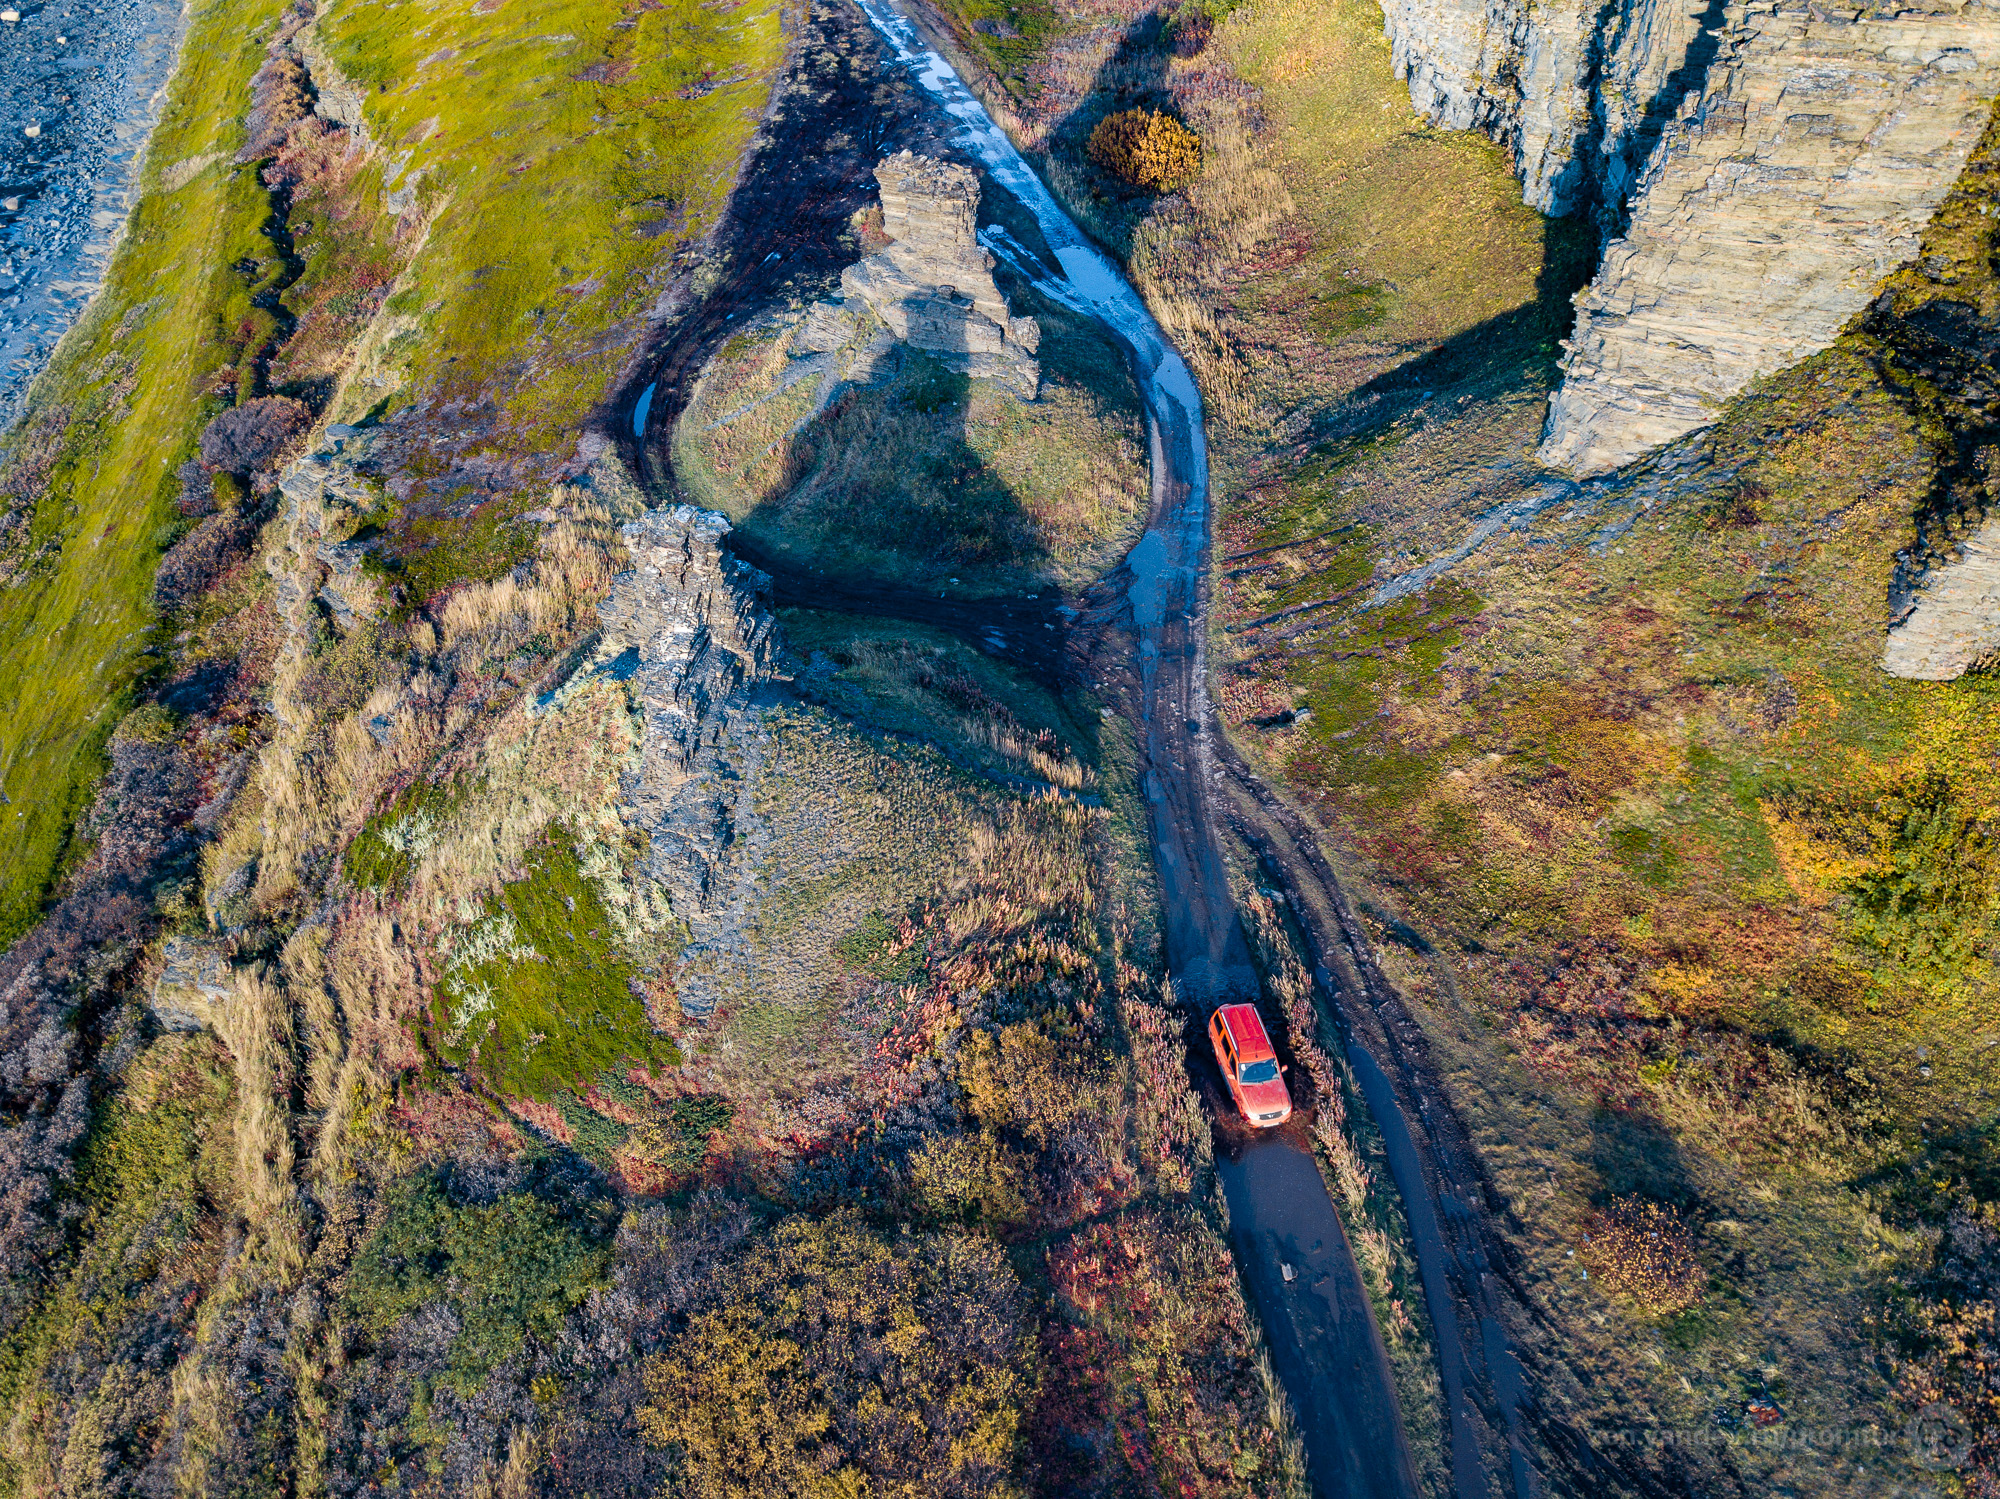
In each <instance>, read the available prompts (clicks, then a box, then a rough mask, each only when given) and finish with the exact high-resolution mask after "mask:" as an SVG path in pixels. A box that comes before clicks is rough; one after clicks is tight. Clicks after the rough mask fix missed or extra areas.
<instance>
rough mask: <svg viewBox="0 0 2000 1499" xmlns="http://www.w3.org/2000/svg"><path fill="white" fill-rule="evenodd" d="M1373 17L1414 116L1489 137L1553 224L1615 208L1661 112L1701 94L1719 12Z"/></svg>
mask: <svg viewBox="0 0 2000 1499" xmlns="http://www.w3.org/2000/svg"><path fill="white" fill-rule="evenodd" d="M1382 14H1383V19H1384V21H1385V23H1386V27H1387V30H1388V33H1389V38H1390V41H1391V43H1392V44H1393V46H1394V58H1395V67H1396V76H1397V77H1399V78H1404V79H1407V80H1408V82H1409V85H1410V102H1411V104H1412V105H1414V106H1415V108H1416V110H1417V112H1418V113H1419V114H1421V115H1423V116H1425V117H1426V118H1427V119H1430V120H1432V121H1434V122H1436V123H1437V124H1440V125H1444V126H1446V127H1448V128H1450V129H1453V130H1482V131H1484V132H1485V133H1486V134H1488V135H1490V136H1492V137H1493V138H1494V139H1495V140H1497V141H1499V142H1500V143H1501V144H1502V145H1504V146H1506V147H1507V148H1508V149H1509V151H1510V152H1511V153H1512V155H1513V158H1514V169H1515V171H1516V173H1518V174H1519V176H1520V178H1521V189H1522V197H1523V198H1524V199H1525V200H1526V201H1527V202H1528V204H1529V205H1530V206H1531V207H1534V208H1537V209H1540V210H1541V211H1542V212H1543V213H1547V214H1553V215H1562V214H1567V213H1571V212H1574V211H1576V210H1578V209H1580V208H1583V207H1585V206H1586V205H1588V204H1590V203H1592V202H1597V203H1601V204H1609V205H1616V204H1618V203H1620V202H1622V201H1623V200H1624V198H1625V197H1626V196H1627V193H1628V190H1629V188H1630V186H1631V182H1632V179H1633V178H1634V176H1635V175H1636V171H1637V168H1638V166H1639V165H1640V164H1642V163H1643V161H1644V159H1645V156H1646V155H1647V153H1648V152H1649V150H1650V148H1651V145H1652V143H1653V141H1654V139H1656V138H1657V136H1658V133H1659V124H1660V116H1661V114H1662V112H1663V111H1664V113H1665V114H1667V115H1668V116H1671V114H1672V112H1673V110H1674V107H1675V106H1676V105H1678V103H1679V101H1680V96H1681V93H1682V92H1683V91H1684V90H1685V88H1686V87H1687V82H1686V80H1687V79H1688V77H1689V75H1690V74H1692V75H1693V81H1694V83H1695V84H1696V85H1698V84H1699V82H1700V73H1701V70H1702V68H1703V66H1704V64H1705V62H1706V60H1707V59H1708V58H1709V57H1710V56H1712V55H1713V52H1714V36H1713V34H1712V29H1713V28H1714V27H1716V26H1717V25H1718V24H1719V22H1720V19H1721V16H1722V14H1723V7H1722V6H1720V5H1710V6H1708V7H1707V8H1705V9H1704V8H1702V7H1700V6H1695V5H1691V4H1689V3H1687V0H1614V3H1613V4H1612V5H1610V6H1599V5H1595V4H1584V3H1581V0H1557V3H1555V4H1552V5H1535V6H1533V7H1531V6H1529V5H1528V4H1527V3H1526V0H1382ZM1677 85H1678V86H1677Z"/></svg>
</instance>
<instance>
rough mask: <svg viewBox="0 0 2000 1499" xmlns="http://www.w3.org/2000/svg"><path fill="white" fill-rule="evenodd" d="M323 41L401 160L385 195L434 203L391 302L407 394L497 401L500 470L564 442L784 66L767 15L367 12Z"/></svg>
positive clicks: (576, 2) (335, 19)
mask: <svg viewBox="0 0 2000 1499" xmlns="http://www.w3.org/2000/svg"><path fill="white" fill-rule="evenodd" d="M318 31H319V35H320V37H321V39H322V41H323V43H324V45H325V46H326V48H327V50H328V52H329V53H330V54H331V55H332V57H333V59H334V61H335V62H336V63H337V64H338V65H339V66H340V67H341V68H342V69H343V70H344V71H345V72H346V73H348V74H349V75H350V76H351V77H353V78H355V79H356V80H357V81H359V82H361V83H362V84H363V85H364V86H365V87H366V90H367V99H366V105H365V109H366V113H367V119H368V126H369V130H370V132H371V133H372V134H373V135H374V136H375V137H376V138H377V139H378V140H382V141H389V142H400V143H404V144H403V145H402V146H401V147H400V148H399V149H395V150H394V153H393V154H392V156H391V157H390V160H389V163H388V166H387V169H386V170H385V172H384V177H383V181H382V187H383V189H384V190H385V191H389V192H397V193H406V194H409V195H410V196H411V200H412V202H413V203H414V204H415V205H416V206H417V207H419V208H422V207H427V206H433V205H440V204H443V203H446V202H449V204H450V208H449V210H448V211H447V212H445V213H444V214H443V215H442V216H440V217H438V218H436V219H433V220H431V221H430V226H429V229H428V232H427V236H426V238H425V241H424V244H423V247H422V249H421V250H420V251H419V252H418V253H417V254H416V256H415V259H414V260H413V262H412V264H411V266H410V268H409V270H408V271H407V273H406V275H405V281H404V286H403V289H402V291H401V292H400V293H399V295H398V304H397V305H398V306H399V307H402V308H406V309H412V310H414V309H416V308H419V307H420V308H422V309H423V312H422V320H423V328H422V331H421V334H420V335H419V336H418V337H416V338H413V339H411V340H409V341H408V342H407V343H406V345H405V346H404V349H405V350H406V353H405V357H406V358H407V361H408V364H407V371H406V373H407V376H408V379H409V382H410V385H411V387H412V388H413V391H415V392H428V393H431V394H435V395H437V396H439V397H440V398H442V399H444V400H447V401H450V400H458V399H466V398H474V397H477V398H479V399H483V400H491V399H494V398H495V397H496V396H497V398H498V399H499V401H500V403H501V405H502V406H503V407H504V409H505V411H506V414H507V423H506V430H505V433H504V436H503V437H501V438H500V439H499V441H501V442H502V443H504V445H505V446H506V447H507V448H508V450H509V451H512V452H519V453H534V452H538V451H542V450H546V449H548V448H549V447H551V446H553V445H556V444H567V443H568V442H570V441H572V440H573V438H574V429H575V423H576V421H577V420H578V419H579V417H580V416H581V415H582V414H583V413H585V412H587V411H588V410H590V409H591V408H592V407H593V406H594V405H595V404H596V403H597V402H598V401H599V400H600V399H602V397H603V395H604V381H605V377H606V374H607V372H608V371H609V369H610V368H612V367H613V366H615V364H616V362H617V361H616V359H615V358H611V359H607V358H606V354H605V350H604V347H603V344H602V342H601V338H602V335H603V334H604V333H605V331H606V330H607V329H610V328H612V327H614V326H616V325H618V324H619V323H620V322H621V321H622V320H624V319H627V318H629V317H631V316H633V315H634V314H635V313H637V312H639V311H640V310H641V309H642V308H643V307H644V306H646V305H647V304H649V303H650V302H651V301H652V300H654V299H655V298H657V297H658V295H659V294H660V292H661V290H662V288H663V286H664V283H665V280H666V278H667V277H668V276H669V275H671V274H672V271H673V266H672V258H673V257H672V254H671V252H672V250H673V249H674V247H676V246H677V245H680V244H685V243H689V242H692V241H693V240H694V239H695V238H696V237H697V236H699V235H700V234H702V233H703V232H704V231H705V230H707V229H708V228H709V227H710V226H711V225H712V224H713V223H714V222H715V220H716V217H717V215H719V214H720V212H721V211H722V207H723V205H724V203H725V202H726V201H727V198H728V194H729V190H730V188H731V187H732V186H733V184H734V180H735V169H736V164H737V162H738V160H739V159H740V157H741V155H742V153H743V150H744V147H745V145H746V143H747V142H748V140H749V136H750V132H751V130H752V129H753V128H754V125H755V122H756V120H757V119H758V117H759V116H760V115H761V114H762V112H763V108H764V103H765V100H766V99H767V97H768V94H769V88H770V78H771V74H772V71H773V70H774V69H775V67H776V66H777V64H778V62H779V61H780V59H781V57H782V54H783V39H782V36H781V34H780V25H779V7H778V6H776V5H751V6H745V7H741V8H728V9H725V8H722V7H717V6H711V5H706V4H702V3H699V0H669V3H666V4H652V3H648V4H639V3H632V0H626V3H620V4H614V5H609V6H605V5H597V4H592V3H588V0H557V3H554V4H542V5H536V6H530V7H517V6H501V7H498V8H493V7H472V6H458V7H452V8H446V9H437V8H426V7H422V6H418V5H413V4H409V3H406V0H364V3H358V4H351V5H342V6H339V7H337V8H335V9H334V10H332V11H331V12H330V13H329V14H328V15H327V16H326V17H324V18H323V19H322V20H321V21H320V23H319V27H318Z"/></svg>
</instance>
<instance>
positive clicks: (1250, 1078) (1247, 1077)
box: [1236, 1061, 1278, 1083]
mask: <svg viewBox="0 0 2000 1499" xmlns="http://www.w3.org/2000/svg"><path fill="white" fill-rule="evenodd" d="M1236 1076H1237V1078H1238V1080H1239V1081H1241V1082H1246V1083H1275V1082H1276V1081H1277V1080H1278V1064H1277V1063H1276V1062H1271V1061H1263V1062H1245V1063H1244V1064H1243V1070H1242V1071H1241V1072H1239V1073H1237V1074H1236Z"/></svg>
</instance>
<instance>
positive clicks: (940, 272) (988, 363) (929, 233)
mask: <svg viewBox="0 0 2000 1499" xmlns="http://www.w3.org/2000/svg"><path fill="white" fill-rule="evenodd" d="M875 181H876V182H877V184H878V185H879V186H880V188H881V192H882V230H883V233H885V234H886V235H888V236H889V240H890V243H889V245H888V246H887V247H886V248H884V249H882V250H880V251H878V252H877V253H875V254H873V255H870V256H869V257H868V258H867V259H865V260H863V261H861V262H859V263H858V264H856V265H851V266H849V267H848V268H847V269H846V270H845V271H844V272H842V274H841V278H840V287H841V291H842V292H843V293H844V294H845V296H846V297H847V299H849V301H850V302H852V301H859V302H862V303H864V304H866V306H867V307H868V309H869V310H870V311H871V312H873V313H874V314H875V316H877V317H878V318H880V319H881V320H882V322H883V323H884V324H885V325H886V326H887V328H888V329H889V331H890V332H891V333H893V334H894V335H895V336H896V338H897V339H899V340H900V341H901V342H903V343H906V344H908V345H909V346H910V347H911V348H913V349H922V350H923V351H924V352H925V353H927V354H929V355H931V356H932V357H933V358H935V359H936V360H937V361H938V362H939V363H941V364H943V365H944V366H945V367H946V368H947V369H951V370H956V371H957V372H958V373H960V374H962V375H970V376H974V377H977V378H981V379H988V380H997V381H999V382H1000V383H1001V384H1002V385H1005V386H1006V387H1007V388H1008V389H1010V390H1012V391H1014V392H1015V393H1016V394H1018V395H1019V396H1021V397H1022V398H1023V399H1024V400H1029V401H1032V400H1034V399H1035V397H1036V395H1037V394H1038V393H1039V391H1040V389H1041V376H1042V372H1041V366H1040V365H1039V364H1038V363H1037V362H1036V359H1035V355H1036V352H1037V350H1038V349H1039V348H1040V347H1041V338H1042V330H1041V327H1040V325H1038V324H1037V323H1036V322H1035V320H1034V319H1033V318H1031V317H1014V316H1012V315H1011V314H1010V313H1009V311H1008V308H1007V300H1006V298H1004V297H1002V296H1001V295H1000V288H999V287H998V286H996V285H995V284H994V282H993V264H994V261H993V257H992V256H991V255H990V254H988V253H987V252H986V251H985V250H984V249H982V248H981V247H980V244H979V240H978V236H977V233H976V231H975V229H974V219H975V216H976V215H977V213H978V211H979V176H978V174H977V173H975V172H973V171H972V170H971V169H970V168H968V167H962V166H958V165H955V164H954V163H952V162H948V161H938V160H936V159H934V158H932V157H928V156H917V155H914V154H912V153H911V152H908V151H903V152H900V153H899V154H897V155H895V156H891V157H889V158H888V159H887V160H885V161H884V162H882V163H881V165H879V166H877V167H876V168H875ZM824 306H825V304H822V307H824ZM831 311H832V309H830V308H829V309H827V312H831ZM814 313H815V314H817V316H816V317H813V318H809V319H808V323H807V333H808V336H810V333H811V330H812V329H813V328H814V327H815V326H817V325H818V324H820V323H825V322H827V321H828V318H827V315H826V313H825V312H822V311H821V308H815V309H814Z"/></svg>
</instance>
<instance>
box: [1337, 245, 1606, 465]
mask: <svg viewBox="0 0 2000 1499" xmlns="http://www.w3.org/2000/svg"><path fill="white" fill-rule="evenodd" d="M1597 258H1598V257H1597V235H1596V231H1595V230H1594V229H1592V227H1591V225H1590V222H1589V220H1588V219H1585V218H1583V217H1581V216H1572V217H1570V218H1563V219H1544V220H1543V221H1542V269H1541V271H1540V273H1539V274H1538V275H1537V276H1536V278H1535V295H1534V297H1533V299H1532V300H1530V301H1526V302H1523V303H1521V305H1520V306H1518V307H1515V308H1513V309H1511V310H1510V311H1507V312H1503V313H1501V314H1500V315H1498V316H1497V317H1490V318H1487V319H1486V320H1485V321H1483V322H1480V323H1475V324H1474V325H1473V326H1472V327H1470V328H1467V329H1466V330H1465V331H1464V332H1462V333H1459V334H1456V335H1455V336H1453V337H1451V338H1448V339H1446V340H1445V341H1444V342H1443V343H1441V344H1439V345H1437V346H1436V347H1435V348H1432V349H1428V350H1426V351H1424V352H1423V353H1421V354H1417V355H1415V356H1414V357H1412V358H1410V359H1408V360H1405V361H1404V362H1403V363H1402V364H1399V365H1397V366H1395V367H1394V368H1393V369H1388V370H1384V371H1383V372H1382V373H1381V374H1379V375H1377V376H1376V377H1375V378H1374V379H1372V380H1370V381H1367V382H1366V383H1365V384H1362V385H1359V386H1356V387H1355V388H1354V389H1353V390H1352V391H1350V392H1349V393H1348V394H1347V395H1346V396H1344V397H1342V398H1341V400H1340V401H1339V402H1338V404H1337V405H1336V406H1335V408H1334V410H1333V412H1332V414H1331V416H1330V417H1329V418H1328V419H1326V420H1325V421H1324V423H1323V424H1322V425H1321V426H1320V427H1319V428H1318V429H1317V430H1316V431H1315V432H1314V433H1313V437H1314V438H1315V439H1316V442H1315V445H1314V447H1313V448H1312V450H1311V452H1312V454H1313V456H1325V455H1328V454H1329V453H1331V452H1332V451H1334V450H1335V449H1337V448H1338V447H1339V446H1340V445H1341V444H1343V443H1346V442H1348V441H1349V440H1351V439H1353V438H1355V437H1356V436H1358V435H1360V434H1362V433H1365V432H1369V431H1372V430H1374V429H1375V428H1377V427H1379V426H1381V425H1382V424H1383V423H1385V422H1388V421H1390V420H1392V419H1394V418H1395V417H1396V416H1398V415H1400V414H1401V413H1403V412H1404V411H1406V410H1408V409H1409V408H1410V407H1411V406H1412V405H1413V404H1415V403H1416V402H1418V401H1422V400H1425V399H1427V398H1436V397H1445V398H1458V397H1464V398H1469V399H1473V400H1478V399H1481V398H1489V397H1492V396H1495V395H1499V394H1502V393H1504V392H1506V391H1508V390H1518V389H1523V388H1529V387H1540V388H1542V389H1544V390H1553V389H1554V388H1555V386H1556V385H1557V384H1558V383H1559V382H1560V380H1561V378H1562V377H1561V372H1560V370H1559V369H1558V368H1557V361H1558V360H1559V359H1560V358H1561V355H1562V340H1563V339H1565V338H1567V337H1568V336H1569V333H1570V329H1571V328H1572V327H1573V326H1574V324H1575V321H1576V308H1575V306H1574V301H1573V299H1574V298H1575V296H1576V294H1577V292H1579V291H1580V290H1582V288H1583V287H1584V286H1586V285H1587V284H1588V283H1589V281H1590V278H1591V277H1592V276H1593V275H1595V274H1596V271H1597Z"/></svg>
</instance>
